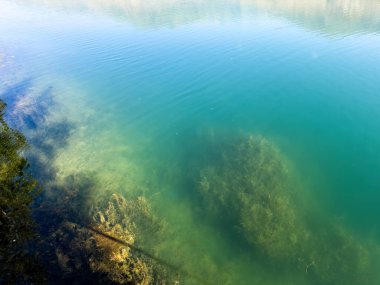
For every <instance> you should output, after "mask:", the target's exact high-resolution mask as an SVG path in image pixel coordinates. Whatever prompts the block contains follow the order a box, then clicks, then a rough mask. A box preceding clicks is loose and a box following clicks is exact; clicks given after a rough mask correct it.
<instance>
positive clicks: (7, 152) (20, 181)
mask: <svg viewBox="0 0 380 285" xmlns="http://www.w3.org/2000/svg"><path fill="white" fill-rule="evenodd" d="M4 113H5V104H4V103H3V101H1V100H0V264H1V266H0V283H4V284H8V283H9V284H14V283H16V282H36V281H41V280H42V279H43V277H42V275H39V272H40V268H39V266H38V264H37V263H36V260H34V258H33V257H32V256H31V255H30V254H29V252H28V242H29V241H30V239H31V238H33V237H35V231H34V230H35V229H34V226H35V224H34V221H33V218H32V215H31V208H30V206H31V204H32V202H33V200H34V199H35V198H36V197H37V196H38V194H39V193H40V190H39V188H38V186H37V181H36V180H35V179H34V178H33V177H32V175H31V174H30V172H29V171H28V167H29V164H28V161H27V159H26V158H25V157H24V156H23V155H22V154H23V151H25V149H26V148H27V147H28V145H27V142H26V139H25V137H24V136H23V135H22V134H21V133H20V132H18V131H17V130H15V129H12V128H10V127H9V126H8V124H7V123H6V122H5V120H4Z"/></svg>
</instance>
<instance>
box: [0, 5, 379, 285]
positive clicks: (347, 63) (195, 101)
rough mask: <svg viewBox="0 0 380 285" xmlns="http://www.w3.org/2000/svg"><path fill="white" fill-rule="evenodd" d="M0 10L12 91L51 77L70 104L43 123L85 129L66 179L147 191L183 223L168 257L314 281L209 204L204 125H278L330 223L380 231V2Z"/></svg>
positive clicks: (243, 128)
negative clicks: (197, 194) (274, 259)
mask: <svg viewBox="0 0 380 285" xmlns="http://www.w3.org/2000/svg"><path fill="white" fill-rule="evenodd" d="M0 7H1V10H2V11H6V12H4V13H3V14H4V17H1V19H0V53H1V55H2V57H1V63H3V64H2V65H1V66H0V76H1V77H0V78H1V79H2V82H3V84H2V86H1V90H2V92H1V93H0V94H2V95H4V94H6V93H4V90H8V87H12V86H14V85H15V84H17V83H18V81H19V80H22V79H23V78H24V77H30V78H31V79H32V81H33V82H34V84H35V86H34V91H33V92H29V93H28V92H26V93H27V94H29V95H28V96H30V97H28V98H31V97H33V96H34V97H36V96H37V95H36V94H38V90H39V89H44V88H45V87H46V86H52V88H53V90H54V91H53V94H54V95H53V96H54V100H55V102H56V103H57V105H62V108H61V109H59V108H58V109H57V110H55V112H54V113H53V112H50V115H49V116H48V118H46V119H45V123H46V124H47V125H48V124H49V123H54V122H57V121H59V120H60V118H61V117H64V118H65V119H67V120H68V121H69V122H70V124H72V125H73V126H75V127H73V129H72V131H71V132H70V135H69V137H67V138H66V139H67V142H66V143H67V144H66V145H65V146H64V147H63V148H57V150H56V153H55V156H54V166H55V167H56V169H57V171H58V176H57V179H64V177H66V176H68V175H70V174H72V173H77V172H81V171H84V170H85V171H88V172H95V173H97V175H98V177H99V189H102V190H104V191H106V190H107V191H118V192H124V191H131V189H135V190H136V191H143V192H145V193H146V195H147V196H148V197H150V198H151V199H152V201H153V203H154V205H155V207H156V208H157V211H158V212H159V213H160V214H161V215H162V216H163V217H165V218H166V219H167V220H168V221H169V224H171V225H172V227H173V228H172V235H173V236H172V237H171V238H169V239H168V240H167V242H164V243H163V244H161V245H160V247H161V250H162V251H163V252H164V255H165V256H166V257H167V258H168V259H171V258H173V260H174V262H178V259H182V260H183V259H186V260H188V262H183V263H184V264H183V266H184V267H186V268H187V269H188V270H190V271H199V272H200V273H201V274H202V275H211V274H215V272H221V271H223V272H224V273H225V275H222V276H223V277H226V276H227V277H226V280H228V281H229V282H230V283H231V284H237V283H239V284H314V283H312V282H313V281H312V280H310V279H308V277H307V276H306V277H305V276H304V274H299V272H298V271H297V270H296V269H295V270H294V271H295V272H298V273H295V272H293V270H289V268H286V266H285V269H281V268H278V267H276V268H275V271H276V273H277V274H273V268H272V267H271V266H268V264H267V261H265V262H264V261H260V259H258V257H257V255H255V254H254V253H253V254H251V253H249V252H248V253H247V250H246V248H245V247H244V246H243V245H241V244H240V241H237V239H235V237H234V234H235V233H230V232H229V230H227V229H225V231H223V230H221V229H220V228H217V227H216V228H214V227H212V226H210V224H209V223H207V221H205V219H202V218H201V217H200V216H199V215H200V214H199V209H198V208H201V207H200V206H199V205H194V201H193V199H192V197H191V194H189V193H188V192H189V191H190V192H191V191H192V189H191V186H189V185H188V184H187V174H188V173H189V172H191V169H189V167H190V166H189V163H188V161H189V160H191V159H192V157H193V156H194V155H195V156H196V154H197V149H194V148H196V147H199V148H201V147H200V146H199V142H197V143H194V144H192V142H196V140H197V139H199V138H197V134H203V132H205V130H213V131H215V132H218V131H221V132H226V133H228V132H230V133H231V134H235V133H237V132H242V133H256V134H260V135H263V136H265V137H267V138H268V139H270V140H271V141H273V142H274V143H275V144H276V145H278V147H279V148H280V149H281V151H282V153H283V154H284V156H286V157H287V159H289V161H290V163H291V165H292V168H294V169H295V172H296V177H297V178H298V180H300V181H299V184H301V185H302V187H301V188H302V189H307V190H302V191H303V192H301V193H302V195H304V198H303V201H304V202H303V203H304V204H306V205H308V206H307V207H309V208H312V209H313V211H315V212H317V213H318V214H316V215H317V216H318V217H319V218H320V220H321V221H322V222H321V223H322V224H323V221H324V220H326V219H330V217H340V218H341V220H342V223H343V224H345V226H346V227H347V228H348V229H349V231H351V232H352V233H354V234H355V235H358V236H362V237H363V238H364V239H368V238H369V236H370V235H371V234H372V233H374V234H375V235H378V234H379V232H380V225H379V224H378V219H377V218H376V217H378V215H379V214H380V213H379V209H380V207H379V203H378V201H379V199H378V198H379V194H378V192H379V189H380V181H379V180H378V170H379V168H380V165H379V161H380V135H379V134H380V132H379V125H378V123H377V122H378V121H379V119H380V118H379V116H380V112H379V103H380V101H379V95H380V89H379V86H378V84H377V80H378V77H379V75H380V53H379V50H380V38H379V36H378V33H379V31H380V5H379V1H360V0H356V1H354V0H352V1H348V0H347V1H344V0H342V1H317V0H314V1H269V0H268V1H265V0H256V1H255V0H252V1H233V0H231V1H223V2H221V1H185V2H184V1H174V0H172V1H169V0H167V1H165V0H163V1H116V0H115V1H100V0H98V1H95V0H93V1H90V0H88V1H39V0H34V1H21V0H19V1H12V3H11V2H8V1H1V2H0ZM12 56H14V58H13V57H12ZM20 66H22V70H21V67H20ZM10 70H11V73H12V74H13V75H9V72H10ZM20 74H22V75H20ZM25 74H26V75H25ZM36 90H37V91H36ZM12 94H14V95H19V94H18V93H17V92H15V93H11V95H12ZM23 102H25V100H24V101H23ZM26 102H28V100H26ZM18 106H20V105H18ZM59 110H60V111H59ZM25 112H26V113H27V112H29V111H28V110H27V109H26V111H25ZM192 146H193V148H192ZM184 177H186V178H184ZM94 196H95V195H94ZM305 201H306V202H305ZM201 211H202V210H201ZM201 213H202V212H201ZM205 214H206V212H203V213H202V214H201V215H205ZM326 217H327V218H326ZM230 235H231V236H230ZM371 236H372V235H371ZM173 244H174V245H173ZM176 258H178V259H177V260H176ZM305 278H306V280H305ZM254 282H256V283H254ZM226 283H227V281H226Z"/></svg>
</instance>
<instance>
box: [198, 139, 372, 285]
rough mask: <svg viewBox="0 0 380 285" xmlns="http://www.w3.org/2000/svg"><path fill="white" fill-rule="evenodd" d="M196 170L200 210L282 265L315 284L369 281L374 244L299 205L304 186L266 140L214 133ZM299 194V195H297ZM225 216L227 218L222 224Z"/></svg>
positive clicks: (201, 155) (363, 282) (370, 279)
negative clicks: (228, 226) (356, 237)
mask: <svg viewBox="0 0 380 285" xmlns="http://www.w3.org/2000/svg"><path fill="white" fill-rule="evenodd" d="M204 141H206V142H208V143H209V145H207V144H206V145H207V146H206V147H204V148H203V149H204V151H201V152H200V154H199V158H198V161H197V163H196V164H194V165H197V166H198V167H195V171H196V173H195V175H194V177H195V179H196V189H197V190H198V191H197V192H198V193H199V197H200V199H201V200H202V203H203V205H204V208H205V209H207V211H208V212H209V213H212V214H214V216H215V217H216V218H218V217H219V220H220V217H223V220H225V222H223V221H219V222H222V223H223V224H231V229H233V228H236V227H238V228H239V229H240V232H241V233H242V236H243V237H244V238H245V239H246V240H247V241H248V243H249V244H250V245H251V246H252V247H253V248H254V249H255V251H256V252H257V251H259V252H261V254H262V255H264V256H266V257H267V259H268V260H269V261H270V262H272V263H274V264H277V265H279V266H289V268H292V269H293V268H298V272H299V273H300V274H305V275H307V276H310V277H311V278H310V279H311V280H314V281H313V282H317V284H358V285H359V284H361V285H362V284H368V285H369V284H374V283H373V282H374V280H376V279H374V278H375V277H374V274H375V272H376V270H375V268H376V267H375V264H378V263H376V262H377V260H378V258H379V250H378V247H377V246H374V245H371V247H370V246H369V245H367V244H363V243H361V242H360V241H359V240H357V239H355V238H354V237H353V236H352V235H350V234H349V232H348V231H347V230H346V229H344V228H343V226H342V225H341V224H340V223H339V222H335V221H334V220H333V219H332V220H331V221H325V222H320V223H319V224H318V226H316V225H315V224H316V223H315V221H314V220H313V217H312V214H310V213H305V212H304V209H303V208H301V207H300V206H298V204H297V201H298V200H297V198H298V196H300V195H301V194H302V193H300V192H299V191H300V190H301V188H299V187H297V186H295V185H296V183H294V182H293V181H292V178H293V177H292V172H291V171H290V167H289V163H288V162H287V160H286V159H285V158H284V157H283V156H282V155H281V153H280V152H279V150H278V149H277V148H276V147H275V146H274V145H273V144H272V143H271V142H270V141H268V140H267V139H265V138H263V137H260V136H254V135H249V136H245V135H238V136H221V137H217V136H216V135H215V134H214V133H212V138H211V139H205V140H204ZM297 195H298V196H297ZM227 221H228V222H227Z"/></svg>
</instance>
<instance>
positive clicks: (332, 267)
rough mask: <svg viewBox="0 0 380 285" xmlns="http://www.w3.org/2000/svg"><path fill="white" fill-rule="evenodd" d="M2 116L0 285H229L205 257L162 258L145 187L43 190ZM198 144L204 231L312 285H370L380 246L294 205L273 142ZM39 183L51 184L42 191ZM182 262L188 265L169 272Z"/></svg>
mask: <svg viewBox="0 0 380 285" xmlns="http://www.w3.org/2000/svg"><path fill="white" fill-rule="evenodd" d="M4 115H5V104H4V103H3V102H2V101H0V124H1V129H0V138H1V145H0V155H1V157H0V158H1V161H0V163H1V164H0V185H1V193H0V208H1V213H0V223H1V228H0V229H1V230H0V231H1V232H0V236H1V239H0V242H1V253H0V259H1V260H0V261H1V263H2V264H4V265H5V266H2V268H1V274H0V283H1V284H30V283H33V284H44V283H48V284H52V283H54V284H141V285H148V284H215V282H217V283H218V284H234V283H233V281H230V280H229V277H228V276H226V275H225V274H224V273H223V272H221V273H219V276H218V272H219V271H220V270H218V267H217V265H216V264H215V263H214V262H213V261H210V264H209V266H208V268H199V272H189V271H187V269H188V268H189V267H187V266H186V263H187V261H186V258H187V256H186V255H184V252H186V251H182V252H181V251H180V250H178V249H179V248H175V247H180V246H181V245H180V244H178V242H177V243H176V244H175V245H173V247H174V248H173V249H172V250H173V252H178V256H176V258H174V259H173V260H175V261H174V262H172V261H171V262H172V263H171V262H168V261H166V259H165V258H164V259H162V256H166V255H165V252H162V250H165V248H166V247H165V246H161V244H162V243H166V246H167V241H168V240H170V239H171V238H172V237H173V236H174V235H175V232H173V229H172V228H171V224H170V223H168V221H166V220H164V219H163V218H161V217H160V216H159V215H158V213H157V212H156V211H155V208H154V207H152V205H151V202H150V201H149V198H148V197H147V196H146V195H145V191H141V193H138V191H133V192H132V193H133V194H132V193H131V194H125V195H121V194H117V193H113V192H112V191H105V192H100V191H99V189H97V188H98V187H99V186H98V184H97V177H96V173H76V174H75V175H72V176H69V177H66V178H65V179H64V181H56V182H55V183H53V182H52V181H54V179H55V176H54V175H52V176H51V177H50V179H51V180H52V181H50V182H49V183H46V177H45V181H44V183H41V184H40V185H39V184H38V183H37V178H38V177H33V176H32V175H31V172H30V170H29V163H28V161H27V159H26V158H25V157H24V152H25V150H26V149H27V147H28V145H27V142H26V139H25V137H24V136H23V135H22V134H21V133H20V132H19V131H17V130H15V129H12V128H10V127H9V126H8V124H7V123H6V121H5V119H4ZM36 122H37V121H36ZM194 140H195V141H197V142H194V141H193V142H192V143H193V144H194V143H199V145H200V147H195V148H194V149H196V150H197V153H196V154H194V155H192V156H191V157H192V160H191V161H190V162H189V168H190V169H191V171H190V172H189V173H188V174H187V175H186V178H184V179H187V180H190V185H192V186H191V188H192V190H193V192H194V193H193V194H194V195H193V199H192V201H193V203H194V209H201V210H198V212H199V211H201V212H199V215H200V216H203V217H208V218H207V222H208V223H209V226H211V227H220V225H222V227H221V228H222V230H223V231H225V232H226V233H228V232H235V233H236V235H237V236H239V238H241V240H245V242H246V243H247V244H248V246H249V248H250V251H251V252H252V255H253V256H256V257H257V258H259V259H260V260H263V262H264V263H266V264H267V265H268V266H269V267H272V268H275V270H276V268H278V269H281V270H284V269H285V270H287V271H292V272H293V271H294V272H295V273H296V274H300V275H303V276H304V277H305V278H306V280H309V281H310V284H325V285H330V284H331V285H333V284H338V285H339V284H342V285H343V284H352V285H355V284H357V285H359V284H360V285H366V284H368V285H370V284H374V281H375V280H377V277H378V276H377V271H376V268H377V265H378V264H379V262H378V261H379V260H378V259H379V252H380V251H379V248H378V245H377V244H371V243H370V242H364V241H361V240H359V239H357V238H356V237H354V236H353V235H351V234H350V232H349V231H348V230H347V229H345V228H344V227H343V226H342V224H341V222H340V221H339V220H335V219H331V220H330V221H320V220H318V219H317V218H315V213H311V212H310V213H307V212H305V210H304V209H303V208H301V206H300V205H299V203H298V202H299V200H298V199H300V196H302V191H304V190H302V186H300V185H298V184H297V183H294V182H293V181H292V176H293V170H292V168H291V167H290V163H289V162H288V161H287V159H286V158H285V157H284V156H283V154H282V153H281V152H280V150H278V149H277V147H276V146H275V145H274V144H273V143H272V142H270V141H269V140H268V139H266V138H264V137H261V136H257V135H252V134H248V135H247V134H241V133H232V134H231V133H227V134H221V133H217V132H215V131H213V130H206V131H200V132H198V133H197V134H195V135H194ZM193 147H194V146H193ZM39 151H41V149H40V150H39ZM32 161H34V162H36V163H37V166H38V167H46V165H44V164H43V163H40V164H39V163H38V160H37V159H33V160H32ZM36 173H37V174H38V173H47V172H46V171H43V170H41V169H40V170H39V171H37V172H36ZM37 176H38V175H37ZM41 185H45V186H46V185H48V187H46V188H45V187H44V188H45V191H43V192H42V193H41ZM46 192H50V193H46ZM94 193H98V195H97V196H95V198H94ZM181 254H182V255H181ZM179 260H181V261H182V262H183V265H184V267H180V266H177V265H176V262H178V261H179ZM193 262H194V261H193ZM190 268H193V269H194V268H195V267H194V266H190ZM198 273H201V274H200V276H198ZM52 280H54V282H53V281H52Z"/></svg>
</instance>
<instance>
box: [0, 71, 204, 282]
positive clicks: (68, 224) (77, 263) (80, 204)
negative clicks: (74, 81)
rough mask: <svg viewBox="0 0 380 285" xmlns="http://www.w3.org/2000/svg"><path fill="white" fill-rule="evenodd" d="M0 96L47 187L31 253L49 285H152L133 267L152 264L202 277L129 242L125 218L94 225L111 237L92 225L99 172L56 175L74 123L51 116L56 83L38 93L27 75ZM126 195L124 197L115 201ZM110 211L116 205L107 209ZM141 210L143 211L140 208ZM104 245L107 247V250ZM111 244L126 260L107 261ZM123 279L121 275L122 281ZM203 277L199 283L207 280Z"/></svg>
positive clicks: (37, 209) (38, 204) (39, 203)
mask: <svg viewBox="0 0 380 285" xmlns="http://www.w3.org/2000/svg"><path fill="white" fill-rule="evenodd" d="M0 98H3V99H4V101H5V102H6V103H7V105H8V113H7V120H8V121H9V122H10V124H11V125H12V127H14V128H17V129H19V130H21V131H22V132H23V133H25V134H26V136H27V139H28V142H29V144H30V147H31V148H30V149H29V150H28V153H27V157H28V161H29V163H30V165H31V172H32V173H33V175H34V176H35V177H36V178H37V179H38V180H39V182H40V184H41V185H42V187H43V188H44V191H43V193H42V194H41V195H40V197H38V200H37V201H35V203H34V206H33V216H34V219H35V221H36V222H37V225H38V238H37V239H35V240H33V246H32V248H31V252H33V253H34V255H36V256H38V258H39V259H40V260H41V261H42V264H43V265H44V269H45V271H46V275H47V280H48V281H47V282H48V283H49V284H151V283H144V282H147V280H149V278H150V277H149V278H148V277H147V276H144V278H145V279H144V278H143V277H142V276H143V274H141V273H133V270H134V269H133V268H134V267H135V266H137V267H138V266H140V267H141V268H140V269H139V270H140V271H141V272H143V273H146V275H148V273H149V274H150V271H149V270H150V269H149V270H148V269H147V268H148V267H151V266H152V264H156V265H155V267H156V268H161V269H160V270H161V271H162V272H164V271H165V272H168V271H175V272H177V273H176V274H181V275H189V276H190V277H191V278H192V279H195V280H197V276H195V275H191V274H189V273H187V272H186V271H183V270H182V269H181V268H179V267H176V266H174V265H171V264H169V263H167V262H165V261H163V260H161V259H160V258H159V257H156V256H155V255H154V254H151V253H149V252H148V251H145V250H144V249H141V248H140V247H138V246H136V245H133V244H132V243H128V242H126V241H125V239H124V238H125V237H128V235H131V234H130V233H129V232H128V231H129V230H130V228H128V230H126V229H125V230H124V231H125V233H128V234H127V235H126V236H124V235H120V231H121V229H120V226H119V224H118V223H121V221H122V220H120V219H118V220H117V221H118V223H116V222H115V225H113V226H112V227H111V225H110V224H109V223H110V222H109V221H108V222H107V223H106V226H104V225H102V222H103V221H102V219H100V220H99V221H97V223H95V225H100V226H103V228H102V229H103V231H104V230H108V231H107V232H108V233H109V232H110V231H111V233H112V235H110V234H107V233H104V232H103V231H102V230H101V229H99V228H94V227H93V226H92V225H94V216H95V215H98V214H99V213H101V212H99V211H100V209H102V208H100V207H99V205H96V204H97V203H98V204H99V197H96V195H97V194H96V193H99V190H101V189H98V188H99V186H98V183H97V182H98V181H97V175H96V173H88V172H87V173H84V172H82V173H76V174H75V175H70V176H67V177H64V178H61V177H58V176H57V172H58V170H57V169H56V168H55V167H54V163H53V162H54V160H55V157H56V155H57V152H58V151H60V150H62V149H64V148H65V147H66V146H67V145H68V139H69V138H70V134H71V132H72V131H73V130H75V125H74V124H72V123H71V122H69V120H68V119H66V118H65V119H60V120H51V116H50V115H51V114H50V113H51V112H52V111H51V110H52V109H54V107H55V105H56V104H55V102H54V94H53V88H52V87H48V88H45V89H43V90H42V91H41V92H36V91H35V90H34V89H33V81H32V80H31V79H26V80H24V81H21V82H19V83H17V84H15V85H13V86H12V87H10V88H8V89H7V90H5V91H4V92H3V93H2V94H1V95H0ZM108 194H109V195H108ZM108 194H104V193H102V195H103V196H104V195H105V196H107V195H108V196H107V197H106V198H105V200H106V201H111V200H110V197H112V193H108ZM96 199H97V200H96ZM123 199H124V198H120V197H119V198H117V201H116V202H117V203H119V202H120V201H123ZM100 203H101V202H100ZM108 203H111V202H108ZM117 203H116V205H118V204H117ZM125 203H126V202H125ZM106 204H107V203H106ZM132 204H133V203H132ZM137 204H138V203H137ZM108 205H109V204H108ZM126 205H127V204H126ZM136 209H137V208H136ZM110 210H113V211H116V210H117V209H116V210H115V209H108V211H110ZM124 210H131V209H129V208H125V209H124V208H120V209H119V213H118V214H119V215H121V216H123V215H126V213H124V212H123V211H124ZM140 210H142V209H137V211H140ZM107 213H108V212H107ZM103 215H104V216H105V217H106V219H111V218H110V217H111V216H112V217H113V216H115V215H116V214H115V213H113V212H112V211H111V214H102V217H103ZM132 215H133V214H132ZM116 216H117V215H116ZM125 217H126V216H125ZM103 219H104V218H103ZM124 226H125V225H124ZM127 226H128V225H127ZM132 228H133V227H132ZM104 240H109V242H104ZM104 243H105V245H106V246H105V247H104V248H103V249H102V246H103V244H104ZM112 243H114V245H112ZM120 245H121V247H120ZM99 248H100V249H99ZM110 248H111V249H113V251H112V252H113V253H112V254H116V256H119V255H120V256H121V257H123V256H124V258H122V259H121V260H119V262H118V263H116V264H114V263H112V262H110V261H108V258H105V257H104V255H105V253H104V252H107V250H109V249H110ZM128 251H132V252H133V253H132V254H129V255H126V254H125V252H128ZM123 254H124V255H123ZM112 256H113V255H111V257H112ZM120 256H119V258H121V257H120ZM111 259H112V258H111ZM123 259H125V260H123ZM119 264H122V267H121V268H119V267H118V265H119ZM145 264H148V265H145ZM102 266H103V267H105V268H106V269H104V268H102ZM125 267H126V268H127V269H125ZM118 270H120V272H117V271H118ZM132 273H133V274H134V275H133V274H132ZM131 274H132V275H131ZM152 274H153V273H152ZM154 274H155V275H157V274H158V273H157V272H155V273H154ZM160 274H163V273H160ZM167 274H168V273H165V274H164V275H167ZM110 276H111V277H110ZM115 276H117V278H116V277H115ZM118 278H122V280H121V283H120V282H119V281H120V280H119V279H118ZM152 278H153V277H152ZM140 279H141V280H140ZM144 280H145V281H144ZM140 281H141V282H140ZM198 281H199V282H198V283H199V284H201V283H204V282H202V280H198ZM0 283H1V280H0Z"/></svg>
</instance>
